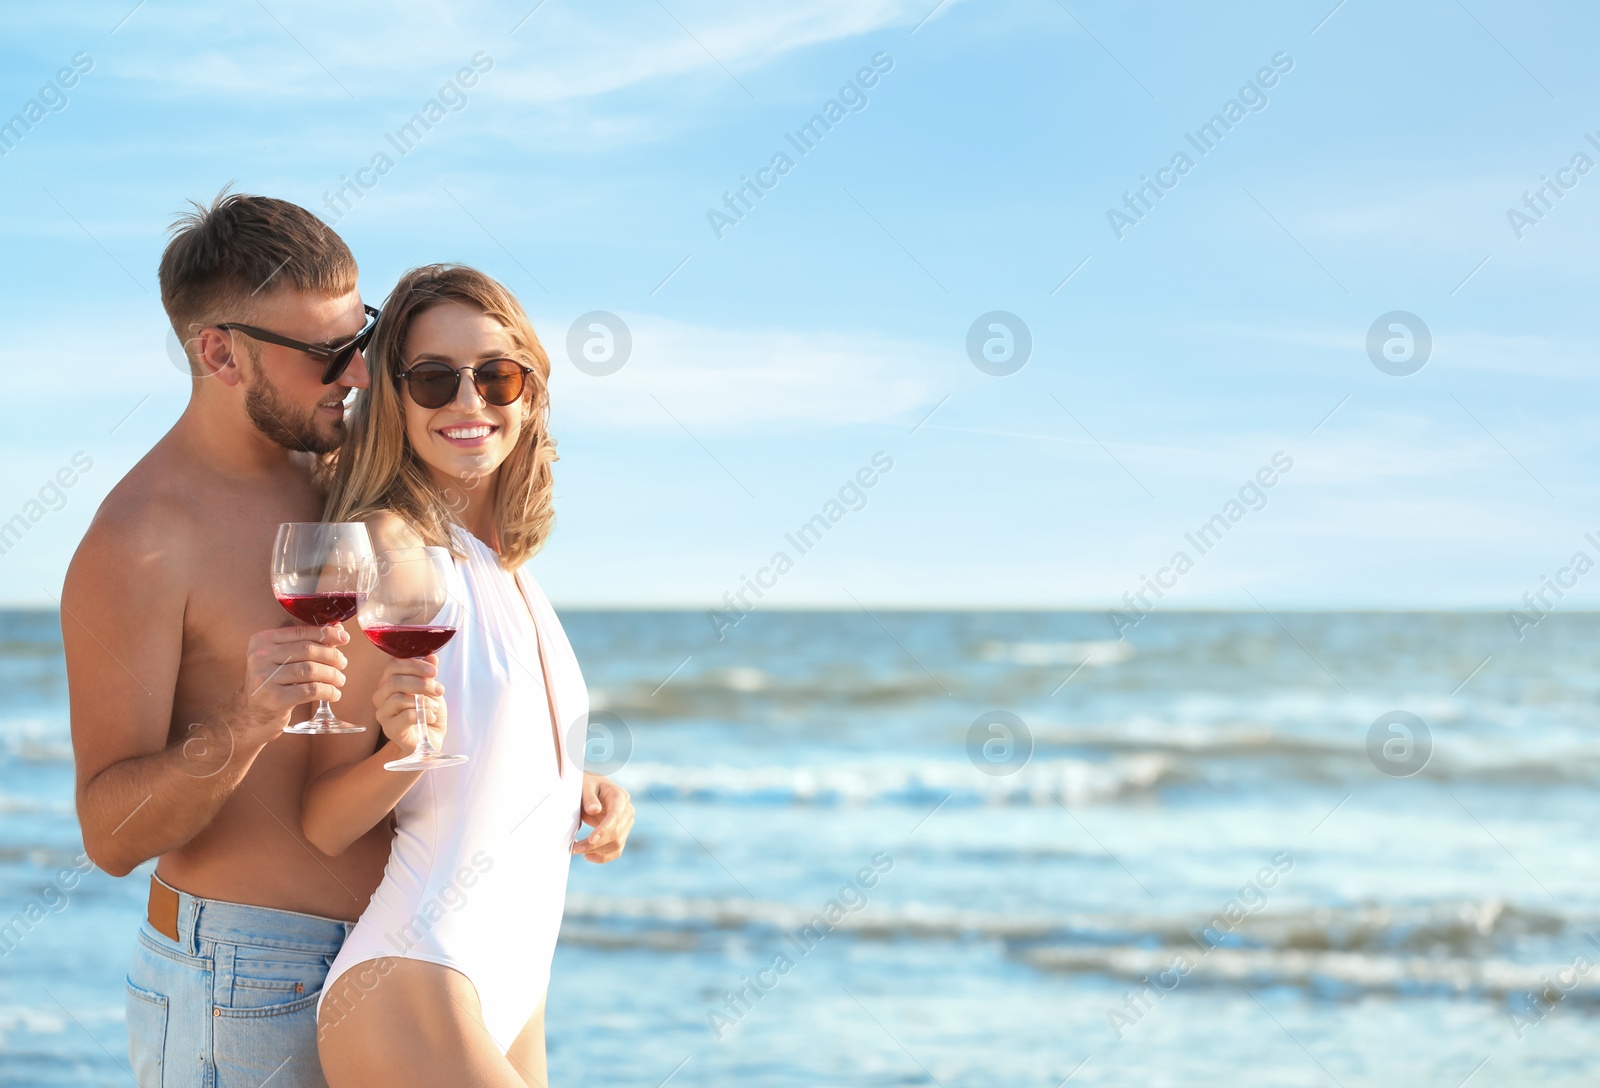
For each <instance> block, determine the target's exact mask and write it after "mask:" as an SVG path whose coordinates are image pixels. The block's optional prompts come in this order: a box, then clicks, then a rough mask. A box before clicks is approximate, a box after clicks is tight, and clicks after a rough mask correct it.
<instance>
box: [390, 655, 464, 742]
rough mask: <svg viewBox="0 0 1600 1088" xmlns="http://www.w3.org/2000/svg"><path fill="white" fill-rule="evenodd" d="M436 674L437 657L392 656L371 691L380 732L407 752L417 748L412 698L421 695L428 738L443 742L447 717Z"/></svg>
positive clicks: (437, 669) (414, 709)
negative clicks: (381, 729)
mask: <svg viewBox="0 0 1600 1088" xmlns="http://www.w3.org/2000/svg"><path fill="white" fill-rule="evenodd" d="M438 675H439V658H438V656H437V655H435V654H429V655H428V656H427V657H396V658H392V659H391V660H390V661H389V665H388V667H387V668H385V669H384V670H383V678H382V679H380V680H379V681H378V690H377V691H375V692H373V693H372V705H373V706H374V707H376V708H377V710H378V724H379V725H380V726H382V727H383V735H384V736H386V737H388V738H389V739H390V740H392V741H394V743H395V744H396V745H397V746H399V748H400V749H401V751H402V752H404V753H405V754H406V755H410V754H411V753H412V751H413V750H415V748H416V747H417V739H418V738H417V711H416V702H415V697H416V696H418V695H421V696H422V697H423V698H422V705H423V707H424V709H425V710H426V713H427V718H428V739H429V740H431V741H432V742H433V743H434V744H435V745H440V744H443V743H444V732H445V726H446V725H447V716H446V713H445V705H444V685H443V684H441V683H439V681H438V680H436V679H434V678H435V677H436V676H438Z"/></svg>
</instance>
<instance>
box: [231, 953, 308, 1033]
mask: <svg viewBox="0 0 1600 1088" xmlns="http://www.w3.org/2000/svg"><path fill="white" fill-rule="evenodd" d="M216 964H217V990H218V992H217V1005H218V1006H219V1008H220V1009H221V1012H220V1013H219V1015H221V1016H227V1015H229V1014H230V1013H231V1014H236V1015H239V1016H247V1015H250V1014H252V1013H264V1014H266V1015H272V1014H273V1013H274V1012H275V1011H285V1010H286V1009H287V1007H288V1006H291V1005H296V1004H301V1003H304V1002H305V1001H306V1000H312V1001H315V1000H316V996H317V992H318V991H319V990H321V989H322V983H323V981H324V980H325V979H326V978H327V977H328V958H327V957H323V956H313V955H305V956H297V955H294V954H292V953H291V954H287V955H285V954H284V953H282V952H274V951H272V950H263V949H256V948H250V947H247V946H244V945H234V946H232V947H227V946H219V947H218V949H217V956H216Z"/></svg>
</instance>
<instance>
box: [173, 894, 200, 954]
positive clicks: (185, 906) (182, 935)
mask: <svg viewBox="0 0 1600 1088" xmlns="http://www.w3.org/2000/svg"><path fill="white" fill-rule="evenodd" d="M200 911H201V900H200V899H198V898H196V897H195V896H192V895H190V894H188V893H187V892H183V893H180V894H179V897H178V943H179V944H181V945H182V946H183V950H184V951H185V952H187V953H189V955H191V956H198V955H200Z"/></svg>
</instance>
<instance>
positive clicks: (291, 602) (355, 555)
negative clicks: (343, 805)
mask: <svg viewBox="0 0 1600 1088" xmlns="http://www.w3.org/2000/svg"><path fill="white" fill-rule="evenodd" d="M371 557H372V540H371V538H370V537H368V536H367V527H366V526H365V525H363V524H362V523H361V522H359V521H342V522H325V521H324V522H317V521H290V522H284V523H283V524H282V525H280V526H278V539H277V541H276V542H275V543H274V544H273V546H272V594H273V596H275V597H277V598H278V603H279V604H281V605H283V607H284V608H285V609H287V610H288V612H289V614H290V615H291V616H293V617H294V618H295V619H297V620H299V621H300V622H301V623H309V624H315V625H316V626H318V627H328V626H332V625H334V624H339V623H343V622H344V621H345V620H348V619H352V618H354V616H355V614H356V584H357V582H358V581H359V579H360V577H361V569H362V564H363V563H364V562H366V561H367V560H368V559H370V558H371ZM283 731H284V732H285V733H301V734H307V735H310V736H314V737H324V736H331V735H332V734H335V733H365V732H366V731H367V727H366V726H364V725H351V724H350V723H349V722H342V721H340V720H339V719H338V718H336V717H335V716H334V713H333V707H331V706H329V705H328V700H326V699H319V700H317V710H316V713H315V714H313V715H311V717H310V718H308V719H306V720H305V721H303V722H295V723H294V724H293V725H286V726H284V727H283Z"/></svg>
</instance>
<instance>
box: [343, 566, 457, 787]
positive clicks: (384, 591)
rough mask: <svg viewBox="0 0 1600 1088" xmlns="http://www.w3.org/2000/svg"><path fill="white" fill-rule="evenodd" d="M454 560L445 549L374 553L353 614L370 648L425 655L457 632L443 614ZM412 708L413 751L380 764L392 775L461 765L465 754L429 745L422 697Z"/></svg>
mask: <svg viewBox="0 0 1600 1088" xmlns="http://www.w3.org/2000/svg"><path fill="white" fill-rule="evenodd" d="M454 567H455V560H454V559H452V558H451V556H450V553H449V552H448V551H447V550H446V549H444V548H402V549H399V550H396V551H387V552H379V553H378V554H377V555H375V556H373V557H372V558H370V559H368V560H367V562H366V564H365V565H364V566H363V568H362V574H361V591H360V595H359V603H358V610H359V612H360V617H361V621H360V622H361V629H362V630H363V631H365V632H366V634H367V637H368V638H369V639H371V640H372V644H373V645H374V646H376V647H377V648H378V649H380V650H382V651H383V652H384V653H386V654H389V655H390V656H391V657H426V656H427V655H428V654H431V653H433V652H434V651H435V650H437V649H438V648H439V647H441V646H443V645H444V644H445V643H446V642H449V641H450V639H451V637H452V636H453V635H455V633H456V627H455V624H454V623H452V622H448V621H450V620H452V619H454V616H453V615H447V614H446V605H447V604H449V598H450V589H449V587H450V576H451V574H452V573H453V571H454ZM413 699H414V701H415V704H416V710H417V747H416V750H415V751H413V752H412V753H411V754H410V755H409V756H406V757H405V758H404V759H394V760H390V761H389V762H388V763H385V764H384V765H383V766H384V768H385V769H386V770H391V771H428V770H432V769H433V768H435V767H453V766H455V765H456V764H457V763H465V762H466V761H467V757H466V756H453V755H445V754H444V753H442V752H440V751H439V750H438V749H437V748H435V747H434V746H433V738H432V736H430V734H429V732H428V718H427V712H426V711H425V710H424V709H423V705H422V696H421V695H416V696H413Z"/></svg>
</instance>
